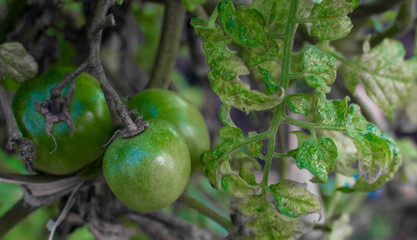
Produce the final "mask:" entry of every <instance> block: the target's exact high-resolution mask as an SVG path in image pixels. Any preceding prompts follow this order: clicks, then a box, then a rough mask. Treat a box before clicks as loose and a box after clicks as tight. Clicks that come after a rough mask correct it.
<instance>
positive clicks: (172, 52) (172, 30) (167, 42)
mask: <svg viewBox="0 0 417 240" xmlns="http://www.w3.org/2000/svg"><path fill="white" fill-rule="evenodd" d="M185 13H186V10H185V7H184V5H183V4H182V1H181V0H171V1H165V11H164V21H163V24H162V31H161V38H160V40H159V46H158V53H157V55H156V59H155V62H154V65H153V68H152V73H151V78H150V80H149V82H148V84H147V86H146V88H168V86H169V83H170V82H171V73H172V71H173V69H174V65H175V59H176V58H177V53H178V49H179V46H180V42H181V41H180V40H181V32H182V28H183V25H184V20H185Z"/></svg>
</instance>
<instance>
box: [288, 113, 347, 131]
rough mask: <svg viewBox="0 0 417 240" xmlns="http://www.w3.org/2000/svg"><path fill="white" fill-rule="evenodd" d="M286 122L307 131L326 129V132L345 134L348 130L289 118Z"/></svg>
mask: <svg viewBox="0 0 417 240" xmlns="http://www.w3.org/2000/svg"><path fill="white" fill-rule="evenodd" d="M284 122H286V123H288V124H291V125H294V126H298V127H301V128H305V129H324V130H332V131H340V132H343V131H345V130H346V128H343V127H336V126H327V125H321V124H320V123H311V122H304V121H300V120H297V119H294V118H290V117H288V116H284ZM352 131H353V130H352Z"/></svg>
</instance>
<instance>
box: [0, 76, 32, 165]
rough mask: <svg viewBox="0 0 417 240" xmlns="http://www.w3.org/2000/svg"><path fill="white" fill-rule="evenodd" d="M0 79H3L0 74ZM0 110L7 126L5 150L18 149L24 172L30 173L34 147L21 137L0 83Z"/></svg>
mask: <svg viewBox="0 0 417 240" xmlns="http://www.w3.org/2000/svg"><path fill="white" fill-rule="evenodd" d="M0 79H3V76H2V74H0ZM0 110H1V111H2V112H3V116H4V118H5V120H6V126H7V149H8V150H10V151H11V150H14V148H15V147H17V148H18V149H19V157H20V159H21V160H22V161H23V162H24V163H25V167H26V170H28V171H29V172H32V171H33V169H34V168H35V166H34V165H33V161H34V160H35V158H36V152H35V145H34V144H33V143H32V142H31V141H30V140H29V139H26V138H24V137H23V136H22V133H21V132H20V130H19V126H18V125H17V122H16V118H15V116H14V114H13V110H12V107H11V105H10V102H9V99H8V98H7V94H6V91H5V90H4V88H3V86H2V85H1V81H0Z"/></svg>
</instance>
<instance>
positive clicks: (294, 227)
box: [244, 207, 306, 237]
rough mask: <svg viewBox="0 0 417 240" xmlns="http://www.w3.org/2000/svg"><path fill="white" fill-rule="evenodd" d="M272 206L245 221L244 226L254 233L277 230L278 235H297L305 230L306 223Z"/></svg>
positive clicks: (264, 233)
mask: <svg viewBox="0 0 417 240" xmlns="http://www.w3.org/2000/svg"><path fill="white" fill-rule="evenodd" d="M272 208H273V207H272ZM272 208H267V210H266V211H265V213H263V214H259V215H258V216H257V217H256V218H254V219H251V220H249V221H247V222H246V223H245V225H244V226H245V228H247V229H249V230H250V231H251V233H252V234H254V235H261V236H262V235H266V234H272V233H273V232H277V233H278V236H279V237H298V236H300V235H302V234H303V233H304V232H305V231H306V225H304V223H303V222H302V221H300V220H299V219H295V218H291V217H287V216H285V215H283V214H281V213H278V212H277V211H276V210H275V209H272Z"/></svg>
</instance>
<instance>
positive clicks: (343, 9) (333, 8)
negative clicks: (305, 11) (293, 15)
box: [306, 0, 359, 40]
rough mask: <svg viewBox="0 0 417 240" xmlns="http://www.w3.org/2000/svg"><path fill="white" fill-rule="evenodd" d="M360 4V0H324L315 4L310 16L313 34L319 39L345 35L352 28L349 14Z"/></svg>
mask: <svg viewBox="0 0 417 240" xmlns="http://www.w3.org/2000/svg"><path fill="white" fill-rule="evenodd" d="M358 5H359V0H323V1H322V2H321V3H320V4H316V5H314V7H313V9H312V10H311V14H310V16H309V17H308V18H307V19H306V20H307V21H309V22H311V35H313V36H315V37H316V38H318V39H319V40H335V39H340V38H343V37H345V36H346V35H347V34H348V33H349V32H350V30H351V29H352V26H353V25H352V23H351V21H350V19H349V17H348V16H347V14H349V13H350V12H352V10H353V9H354V8H356V7H357V6H358Z"/></svg>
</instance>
